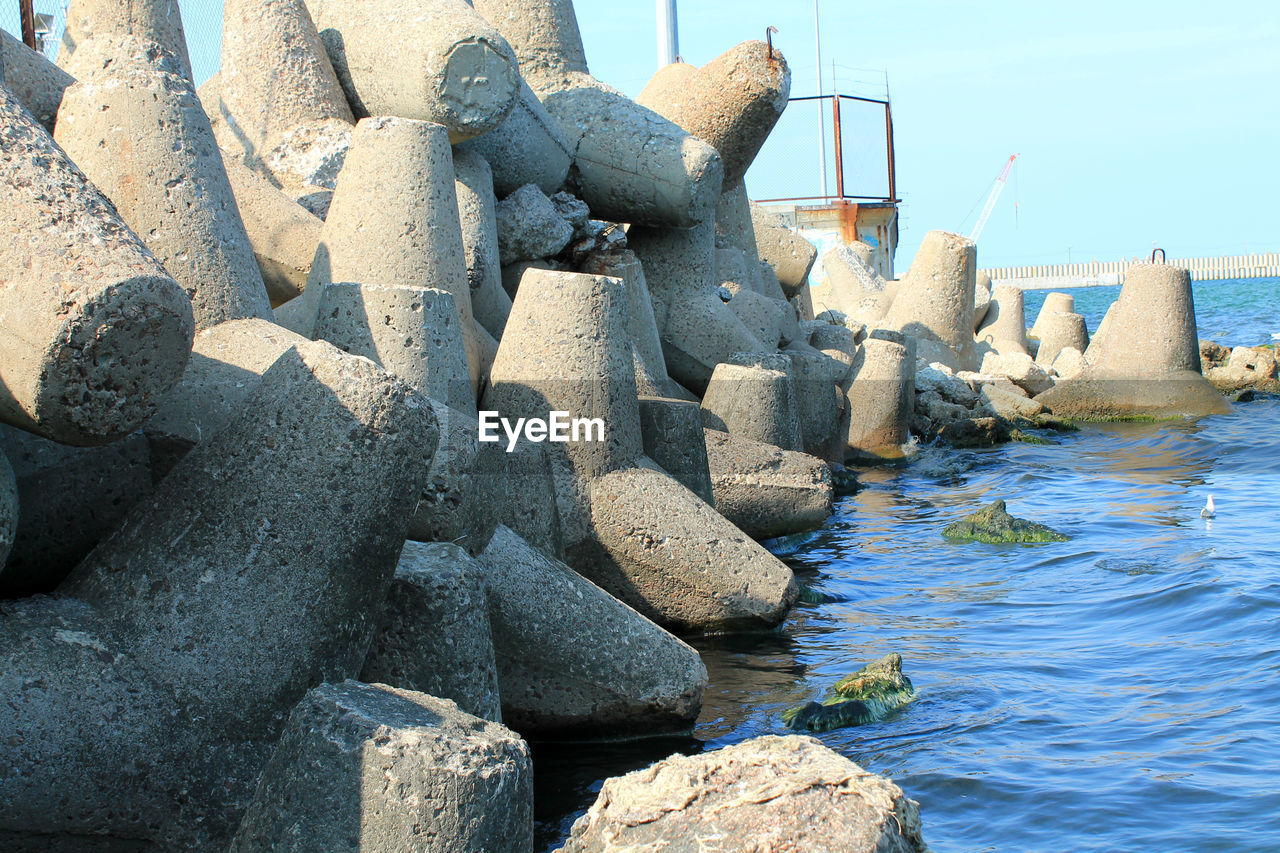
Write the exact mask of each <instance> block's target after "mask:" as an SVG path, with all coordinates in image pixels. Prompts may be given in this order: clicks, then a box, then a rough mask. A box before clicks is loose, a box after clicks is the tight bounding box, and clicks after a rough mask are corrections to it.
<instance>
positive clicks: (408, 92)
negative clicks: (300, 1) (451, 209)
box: [307, 0, 520, 142]
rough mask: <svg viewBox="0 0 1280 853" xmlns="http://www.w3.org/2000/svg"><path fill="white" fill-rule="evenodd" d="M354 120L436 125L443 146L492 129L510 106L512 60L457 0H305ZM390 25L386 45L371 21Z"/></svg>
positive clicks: (515, 81) (515, 76) (514, 85)
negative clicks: (360, 0) (408, 120)
mask: <svg viewBox="0 0 1280 853" xmlns="http://www.w3.org/2000/svg"><path fill="white" fill-rule="evenodd" d="M307 6H308V8H310V10H311V14H312V16H313V17H314V18H315V22H316V26H317V27H318V28H319V30H320V38H321V40H322V41H323V42H324V46H325V48H326V49H327V50H328V52H329V59H330V61H332V63H333V68H334V70H335V71H336V72H337V75H338V81H339V82H340V83H341V84H342V89H343V91H344V92H345V93H346V95H347V101H348V102H349V103H350V104H351V108H352V111H353V112H354V113H355V115H356V117H357V118H364V117H366V116H398V117H401V118H411V119H420V120H422V121H430V122H434V123H436V124H439V125H441V126H443V127H444V128H445V130H447V131H448V134H449V141H450V142H462V141H463V140H466V139H470V138H471V137H473V136H478V135H480V134H482V133H485V132H486V131H489V130H493V129H494V128H495V127H497V126H499V125H500V124H501V123H502V121H503V119H505V118H506V117H507V114H508V113H510V112H511V107H512V105H513V104H514V103H515V100H516V95H517V92H518V89H519V82H520V75H519V71H518V69H517V65H516V57H515V54H514V53H513V52H512V50H511V45H509V44H507V41H506V39H504V38H503V37H502V36H501V35H500V34H499V33H498V31H497V30H496V29H494V28H493V27H492V26H491V25H490V24H489V23H488V22H487V21H485V20H484V18H482V17H480V15H478V14H476V11H475V10H474V9H472V8H471V5H470V4H468V3H466V2H465V1H464V0H373V2H365V3H352V2H350V0H307ZM379 21H383V22H392V21H394V22H395V28H396V32H395V36H394V37H393V38H388V37H387V33H386V31H385V29H384V28H383V27H381V26H378V25H377V23H376V22H379Z"/></svg>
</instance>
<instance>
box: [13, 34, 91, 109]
mask: <svg viewBox="0 0 1280 853" xmlns="http://www.w3.org/2000/svg"><path fill="white" fill-rule="evenodd" d="M74 82H76V81H75V78H74V77H72V76H71V75H70V74H68V73H67V72H65V71H63V70H62V69H61V68H59V67H58V66H56V65H54V64H53V63H52V62H50V61H49V60H47V59H45V58H44V54H42V53H36V52H35V51H34V50H32V49H31V48H29V47H27V46H26V45H25V44H23V43H22V42H20V41H18V40H17V39H16V38H14V37H13V36H11V35H9V34H8V33H7V32H5V31H4V30H0V85H3V86H8V87H9V91H10V92H11V93H12V94H13V95H14V96H15V97H16V98H17V99H18V101H19V103H21V104H22V105H23V106H24V107H26V108H27V111H28V112H30V113H31V115H32V116H34V117H35V119H36V121H38V122H40V123H41V124H42V125H44V127H45V129H46V130H48V131H49V132H50V133H53V128H54V124H55V122H56V121H57V119H58V104H60V103H62V93H63V92H64V91H66V88H67V87H68V86H70V85H71V84H72V83H74Z"/></svg>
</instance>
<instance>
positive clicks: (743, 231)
mask: <svg viewBox="0 0 1280 853" xmlns="http://www.w3.org/2000/svg"><path fill="white" fill-rule="evenodd" d="M668 67H669V68H679V67H682V66H681V65H680V64H679V63H677V64H676V65H672V66H668ZM716 249H717V250H720V249H737V250H738V251H740V252H742V260H743V263H744V264H745V265H746V266H747V275H748V277H749V278H750V279H751V287H752V289H753V290H755V291H757V292H758V293H760V294H761V295H769V296H776V297H780V298H782V299H788V298H789V296H788V295H787V294H785V293H783V292H782V287H781V286H779V287H778V290H777V292H776V293H775V292H769V293H767V294H766V291H765V286H766V283H765V282H763V281H762V280H761V278H760V269H761V264H762V263H763V262H762V261H761V260H760V252H759V250H757V248H756V234H755V227H754V226H753V225H752V224H751V202H749V201H748V200H747V187H746V185H745V184H744V183H743V182H742V181H738V182H737V183H736V184H732V185H728V184H726V185H725V190H724V192H722V193H721V194H720V201H719V202H717V203H716Z"/></svg>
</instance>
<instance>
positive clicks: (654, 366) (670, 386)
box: [582, 249, 688, 396]
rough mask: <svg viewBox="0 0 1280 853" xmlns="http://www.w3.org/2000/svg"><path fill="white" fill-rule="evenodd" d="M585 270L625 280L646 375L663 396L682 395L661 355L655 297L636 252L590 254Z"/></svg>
mask: <svg viewBox="0 0 1280 853" xmlns="http://www.w3.org/2000/svg"><path fill="white" fill-rule="evenodd" d="M582 271H583V272H585V273H590V274H592V275H607V276H613V277H614V278H620V279H622V285H623V289H624V290H625V291H626V295H627V335H628V336H630V338H631V343H632V345H633V346H634V347H635V348H636V351H637V353H638V354H639V356H640V359H641V360H642V361H643V362H644V370H645V372H646V374H647V375H649V376H651V377H653V379H654V381H655V383H656V384H657V385H658V387H659V389H660V390H661V392H662V394H663V396H675V395H678V394H680V393H681V392H682V391H683V389H681V388H680V386H679V385H677V384H676V383H675V382H674V381H672V380H671V378H670V377H669V376H668V375H667V361H666V358H665V357H664V356H663V354H662V337H661V335H660V334H659V332H658V321H657V318H656V317H655V316H654V312H653V298H652V297H651V295H650V293H649V284H648V280H647V279H646V277H645V270H644V266H643V265H642V264H641V263H640V259H639V258H638V257H637V256H636V253H635V252H633V251H631V250H630V249H625V250H623V251H621V252H617V253H613V252H610V253H604V252H601V253H597V254H594V255H590V256H588V257H587V259H586V260H585V261H584V263H583V265H582ZM638 381H639V378H637V382H638ZM683 393H685V394H687V393H688V392H683Z"/></svg>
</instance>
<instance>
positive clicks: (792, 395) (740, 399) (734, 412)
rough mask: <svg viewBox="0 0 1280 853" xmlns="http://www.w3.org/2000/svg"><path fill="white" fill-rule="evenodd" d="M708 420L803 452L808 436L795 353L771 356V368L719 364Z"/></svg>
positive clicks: (706, 400) (705, 404)
mask: <svg viewBox="0 0 1280 853" xmlns="http://www.w3.org/2000/svg"><path fill="white" fill-rule="evenodd" d="M775 366H776V367H777V368H779V369H773V368H774V367H775ZM702 423H703V425H705V426H707V427H708V428H710V429H716V430H720V431H722V432H727V433H729V434H731V435H737V436H741V437H742V438H749V439H751V440H752V441H759V442H763V443H764V444H772V445H774V446H775V447H781V448H782V449H783V450H800V449H801V448H802V447H803V446H804V438H803V436H802V435H801V433H800V417H799V410H798V406H797V404H796V392H795V384H794V382H793V380H792V367H791V361H790V357H789V356H785V355H781V354H779V355H777V356H772V357H769V363H768V365H767V366H748V365H741V364H730V363H728V362H725V363H722V364H719V365H717V366H716V369H715V372H714V373H713V374H711V381H710V382H709V383H708V384H707V393H706V394H705V396H703V398H702Z"/></svg>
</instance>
